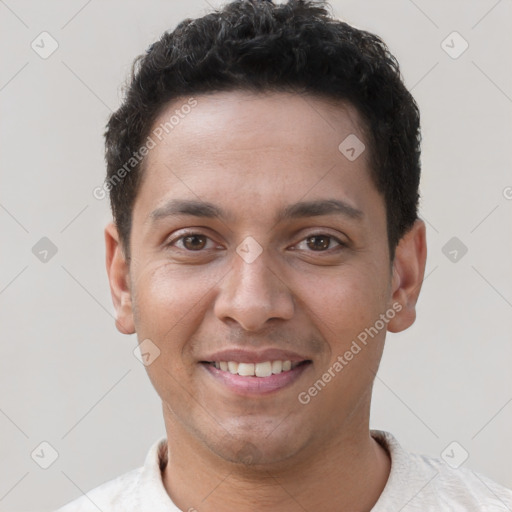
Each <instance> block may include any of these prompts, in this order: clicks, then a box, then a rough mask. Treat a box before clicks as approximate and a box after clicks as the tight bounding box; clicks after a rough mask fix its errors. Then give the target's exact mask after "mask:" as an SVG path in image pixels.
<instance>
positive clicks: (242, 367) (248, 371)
mask: <svg viewBox="0 0 512 512" xmlns="http://www.w3.org/2000/svg"><path fill="white" fill-rule="evenodd" d="M238 375H242V376H243V377H250V376H251V375H254V364H253V363H239V364H238Z"/></svg>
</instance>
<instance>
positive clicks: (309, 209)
mask: <svg viewBox="0 0 512 512" xmlns="http://www.w3.org/2000/svg"><path fill="white" fill-rule="evenodd" d="M332 214H336V215H342V216H344V217H347V218H348V219H353V220H360V219H362V218H363V216H364V214H363V212H362V211H361V210H358V209H357V208H354V207H353V206H351V205H349V204H348V203H346V202H344V201H341V200H339V199H319V200H315V201H301V202H298V203H295V204H291V205H289V206H287V207H286V208H285V209H284V210H282V211H281V212H279V214H278V215H277V218H276V222H281V221H283V220H290V219H295V218H305V217H319V216H321V215H332ZM179 215H190V216H193V217H205V218H210V219H214V218H219V219H224V220H227V219H229V218H232V216H231V215H228V214H227V213H226V212H225V211H224V210H222V209H221V208H219V207H218V206H216V205H214V204H212V203H209V202H206V201H196V200H190V199H172V200H170V201H169V202H167V203H166V204H164V205H163V206H160V207H159V208H157V209H156V210H153V212H151V214H150V216H149V218H150V220H152V221H153V222H156V221H158V220H160V219H163V218H165V217H170V216H179Z"/></svg>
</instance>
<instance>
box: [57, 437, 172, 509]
mask: <svg viewBox="0 0 512 512" xmlns="http://www.w3.org/2000/svg"><path fill="white" fill-rule="evenodd" d="M166 459H167V439H166V438H162V439H159V440H158V441H156V442H155V443H154V444H153V445H152V446H151V448H150V449H149V452H148V454H147V456H146V460H145V462H144V466H142V467H140V468H137V469H134V470H132V471H129V472H128V473H125V474H123V475H121V476H118V477H117V478H114V479H113V480H110V481H108V482H106V483H104V484H102V485H100V486H98V487H96V488H95V489H93V490H92V491H89V492H87V493H86V494H83V495H82V496H80V497H79V498H77V499H76V500H74V501H72V502H70V503H68V504H66V505H64V506H63V507H61V508H59V509H58V510H57V511H56V512H98V510H102V511H103V512H139V511H140V510H151V511H152V512H159V511H161V510H165V511H167V512H169V511H171V510H178V509H177V508H175V507H174V505H173V503H172V501H171V499H170V497H169V495H168V494H167V491H166V490H165V487H164V484H163V481H162V473H161V469H162V467H163V465H165V462H166Z"/></svg>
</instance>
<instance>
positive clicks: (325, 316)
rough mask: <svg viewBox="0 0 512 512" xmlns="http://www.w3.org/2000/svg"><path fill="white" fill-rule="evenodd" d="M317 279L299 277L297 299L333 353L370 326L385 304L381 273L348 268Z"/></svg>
mask: <svg viewBox="0 0 512 512" xmlns="http://www.w3.org/2000/svg"><path fill="white" fill-rule="evenodd" d="M330 270H331V271H329V272H326V273H324V274H323V275H320V274H319V273H315V274H314V275H311V276H308V275H307V274H302V275H301V276H300V285H299V287H300V288H299V289H300V296H301V297H302V302H303V304H304V306H305V308H306V310H309V311H310V313H311V315H310V316H311V317H312V320H313V321H314V322H315V323H316V324H317V326H318V327H319V329H320V330H321V331H322V334H323V335H324V337H325V338H326V339H327V340H328V341H329V344H330V345H331V349H332V350H333V352H334V351H335V349H336V346H337V345H339V346H340V347H341V348H342V347H343V345H345V344H346V343H347V342H348V343H350V341H351V340H352V338H354V337H356V336H357V335H358V334H359V332H361V330H364V329H365V328H366V327H368V326H370V325H372V324H373V323H374V322H375V320H376V319H377V318H378V317H379V314H380V313H381V312H382V308H383V307H385V304H386V300H387V297H386V290H387V284H386V282H385V279H384V278H383V273H382V270H379V269H377V268H376V267H373V266H372V265H368V264H366V265H352V266H350V265H347V266H343V267H340V268H339V269H337V270H336V271H334V272H333V271H332V269H330Z"/></svg>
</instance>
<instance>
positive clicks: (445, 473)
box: [372, 431, 512, 512]
mask: <svg viewBox="0 0 512 512" xmlns="http://www.w3.org/2000/svg"><path fill="white" fill-rule="evenodd" d="M372 437H374V439H376V440H377V441H378V442H380V443H381V444H382V445H383V446H384V447H385V448H386V449H387V450H388V453H389V454H390V457H391V472H390V475H389V478H388V482H387V484H386V487H385V488H384V491H383V492H382V495H381V497H380V498H379V500H378V502H377V504H376V506H375V507H374V509H373V511H372V512H380V511H384V510H393V509H394V508H396V509H397V510H402V511H403V512H409V511H411V512H412V511H420V510H421V511H422V512H425V511H434V510H436V511H437V510H451V511H452V512H456V511H457V512H458V511H461V512H462V511H465V512H467V511H475V512H476V511H479V512H499V511H506V510H512V491H511V490H509V489H507V488H505V487H503V486H502V485H500V484H497V483H496V482H493V481H492V480H490V479H488V478H486V477H485V476H483V475H480V474H479V473H476V472H474V471H472V470H470V469H468V468H464V467H458V468H454V467H451V466H449V465H448V464H447V463H446V462H445V461H443V460H442V459H438V458H434V457H427V456H424V455H417V454H411V453H408V452H406V451H405V450H404V449H403V448H402V447H401V446H400V444H399V443H398V441H397V440H396V439H395V438H394V437H393V436H392V435H391V434H389V433H388V432H382V431H372Z"/></svg>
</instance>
